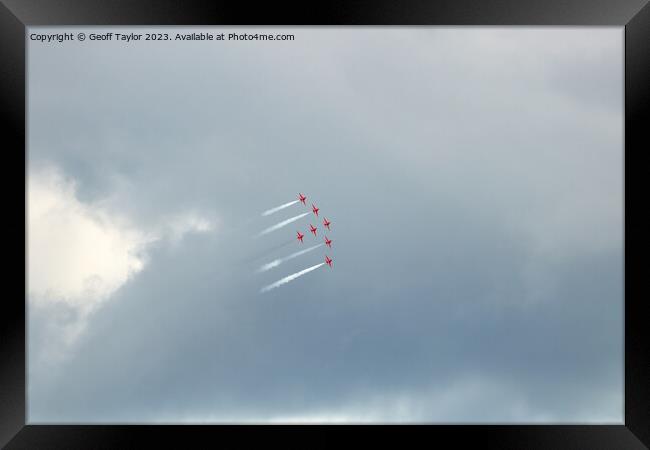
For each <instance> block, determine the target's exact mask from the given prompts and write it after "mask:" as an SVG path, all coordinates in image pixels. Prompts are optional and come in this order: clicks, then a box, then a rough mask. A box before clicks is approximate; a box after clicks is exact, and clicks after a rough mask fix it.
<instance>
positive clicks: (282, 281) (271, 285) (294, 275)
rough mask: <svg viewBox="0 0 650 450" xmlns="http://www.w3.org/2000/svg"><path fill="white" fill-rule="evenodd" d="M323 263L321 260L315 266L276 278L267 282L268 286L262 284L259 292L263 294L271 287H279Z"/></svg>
mask: <svg viewBox="0 0 650 450" xmlns="http://www.w3.org/2000/svg"><path fill="white" fill-rule="evenodd" d="M323 264H325V263H324V262H323V263H320V264H316V265H315V266H311V267H308V268H306V269H304V270H301V271H300V272H296V273H294V274H292V275H289V276H288V277H284V278H282V279H281V280H278V281H276V282H275V283H273V284H269V285H268V286H264V287H263V288H262V289H260V294H263V293H264V292H268V291H270V290H271V289H275V288H276V287H280V286H282V285H283V284H287V283H288V282H290V281H293V280H295V279H296V278H298V277H301V276H303V275H304V274H306V273H309V272H311V271H312V270H316V269H318V268H319V267H320V266H322V265H323Z"/></svg>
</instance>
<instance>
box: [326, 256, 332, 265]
mask: <svg viewBox="0 0 650 450" xmlns="http://www.w3.org/2000/svg"><path fill="white" fill-rule="evenodd" d="M325 262H326V263H327V265H328V266H330V267H332V260H331V259H329V258H328V257H327V255H325Z"/></svg>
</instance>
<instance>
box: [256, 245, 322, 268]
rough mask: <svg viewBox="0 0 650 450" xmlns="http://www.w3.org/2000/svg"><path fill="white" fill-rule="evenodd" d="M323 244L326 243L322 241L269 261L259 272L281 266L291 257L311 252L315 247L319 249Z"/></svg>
mask: <svg viewBox="0 0 650 450" xmlns="http://www.w3.org/2000/svg"><path fill="white" fill-rule="evenodd" d="M323 245H325V244H322V243H321V244H316V245H313V246H311V247H309V248H306V249H304V250H300V251H299V252H296V253H292V254H290V255H289V256H285V257H284V258H278V259H274V260H273V261H271V262H270V263H268V264H264V265H263V266H262V267H260V268H259V269H258V272H266V271H267V270H269V269H273V268H274V267H278V266H279V265H280V264H282V263H283V262H286V261H289V260H290V259H293V258H297V257H298V256H300V255H304V254H305V253H309V252H311V251H312V250H315V249H317V248H318V247H321V246H323Z"/></svg>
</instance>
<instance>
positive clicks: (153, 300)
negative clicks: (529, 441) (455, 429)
mask: <svg viewBox="0 0 650 450" xmlns="http://www.w3.org/2000/svg"><path fill="white" fill-rule="evenodd" d="M233 30H234V29H232V28H231V29H219V28H211V29H209V28H195V29H179V28H168V29H164V30H160V31H162V32H168V33H170V34H172V36H173V35H174V34H175V33H176V32H192V31H196V32H200V31H204V32H205V31H212V32H214V33H219V32H222V31H225V32H226V33H228V32H229V31H233ZM244 30H246V29H244V28H239V29H237V31H238V32H242V31H244ZM63 31H73V32H75V33H76V32H78V31H85V32H86V33H90V32H102V31H113V32H115V31H119V30H118V29H117V28H111V29H108V28H105V29H100V28H95V29H91V28H83V29H82V28H79V29H76V28H71V29H62V28H55V29H47V28H32V29H30V32H39V33H45V32H63ZM125 31H127V32H130V31H135V32H141V33H145V32H148V31H150V30H148V29H144V28H128V29H125ZM247 31H249V32H255V31H257V32H272V33H277V32H287V33H294V34H295V40H294V41H291V42H261V41H247V42H214V41H212V42H174V41H171V42H138V43H122V42H90V41H88V40H87V41H85V42H77V41H74V42H66V43H62V44H59V43H50V44H43V43H40V42H34V41H31V42H29V43H28V47H29V53H28V64H29V66H28V76H29V85H28V116H29V117H28V121H29V122H28V139H29V140H28V146H29V148H28V279H29V282H28V291H29V295H28V297H29V298H28V314H29V323H28V328H29V330H28V331H29V340H28V356H29V358H28V359H29V365H28V420H29V422H31V423H44V422H47V423H65V422H75V423H95V422H103V423H143V422H152V423H167V422H193V423H213V422H255V423H259V422H311V421H317V422H321V421H332V422H353V423H358V422H384V423H387V422H418V423H429V422H431V423H459V422H466V423H511V422H519V423H551V422H552V423H557V422H571V423H622V422H623V264H622V258H623V249H622V242H623V230H622V224H623V165H622V164H623V79H622V75H623V29H622V28H594V27H580V28H553V27H539V28H522V27H516V28H515V27H513V28H492V27H476V28H435V27H410V28H402V27H372V28H371V27H350V28H336V27H320V28H309V27H300V28H287V29H277V28H256V29H248V30H247ZM298 192H302V193H304V194H306V195H307V197H308V200H307V203H308V205H309V204H310V203H311V202H313V203H315V204H316V205H317V206H318V207H320V208H321V211H320V214H321V218H322V217H323V216H324V217H327V218H328V219H329V220H330V221H331V222H332V229H331V231H330V232H328V233H327V234H328V236H329V237H330V238H331V239H333V248H332V249H327V248H325V247H320V248H318V249H316V250H314V251H312V252H309V253H306V254H304V255H301V256H299V257H296V258H293V259H291V260H290V261H287V262H285V263H283V264H281V265H279V266H277V267H274V268H272V269H270V270H268V271H265V272H263V273H258V272H257V271H258V269H259V267H260V266H261V265H263V264H265V263H269V262H270V261H272V260H274V259H276V258H281V257H283V256H287V255H289V254H291V253H293V252H295V251H298V250H300V249H302V248H305V247H308V246H311V245H313V244H314V243H317V242H320V239H322V234H321V232H322V224H320V222H317V221H316V220H317V219H316V218H315V217H314V216H313V215H308V216H306V217H304V218H302V219H299V220H297V221H296V222H294V223H292V224H290V225H289V226H287V227H284V228H281V229H279V230H277V231H273V232H271V233H268V234H265V235H263V236H258V235H259V233H260V232H261V231H262V230H263V229H265V228H267V227H269V226H271V225H273V224H275V223H278V222H281V221H283V220H285V219H288V218H290V217H293V216H296V215H298V214H300V213H303V212H306V211H308V209H307V208H306V207H304V206H302V205H301V204H294V205H291V206H290V207H288V208H286V209H283V210H282V211H279V212H277V213H275V214H271V215H269V216H265V217H262V216H261V213H262V212H263V211H265V210H267V209H269V208H272V207H275V206H279V205H281V204H284V203H286V202H289V201H292V200H295V199H296V196H297V194H298ZM309 223H313V224H314V225H317V226H318V225H319V224H320V226H319V230H318V233H319V235H318V237H317V238H314V237H313V236H312V235H311V234H310V233H308V232H307V231H308V230H307V228H308V226H309ZM296 230H301V232H302V233H305V243H304V244H303V245H302V246H301V244H299V243H298V242H297V241H295V240H294V237H295V233H296ZM325 254H327V255H329V256H330V257H332V258H333V259H334V264H333V268H331V269H330V268H329V267H327V266H321V267H319V268H318V269H316V270H314V271H312V272H310V273H308V274H305V275H304V276H302V277H300V278H297V279H295V280H294V281H292V282H290V283H288V284H285V285H283V286H280V287H278V288H276V289H273V290H271V291H269V292H266V293H263V294H260V292H259V291H260V289H261V288H262V287H263V286H265V285H268V284H270V283H272V282H274V281H277V280H279V279H281V278H283V277H285V276H287V275H289V274H292V273H295V272H298V271H300V270H302V269H305V268H307V267H310V266H313V265H315V264H318V263H320V262H322V261H323V258H324V255H325Z"/></svg>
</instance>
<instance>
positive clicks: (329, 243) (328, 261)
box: [296, 193, 332, 267]
mask: <svg viewBox="0 0 650 450" xmlns="http://www.w3.org/2000/svg"><path fill="white" fill-rule="evenodd" d="M298 200H300V202H301V203H302V204H303V205H304V206H307V203H305V201H306V200H307V197H306V196H304V195H302V193H298ZM311 211H312V212H313V213H314V215H315V216H316V217H318V211H320V208H317V207H316V205H314V204H313V203H312V204H311ZM331 223H332V222H330V221H328V220H327V217H323V226H324V227H325V228H327V229H328V230H330V231H331V228H330V225H331ZM309 231H311V233H312V234H313V235H314V237H316V234H317V232H318V227H315V226H314V225H312V224H311V223H310V224H309ZM297 233H298V235H297V236H296V239H297V240H299V241H300V243H301V244H303V243H304V242H303V238H304V237H305V235H304V234H302V233H300V230H298V231H297ZM325 245H327V246H328V247H329V248H332V240H331V239H329V238H328V237H327V236H325ZM325 263H326V264H327V265H328V266H330V267H332V259H330V258H329V257H328V256H327V255H325Z"/></svg>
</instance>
